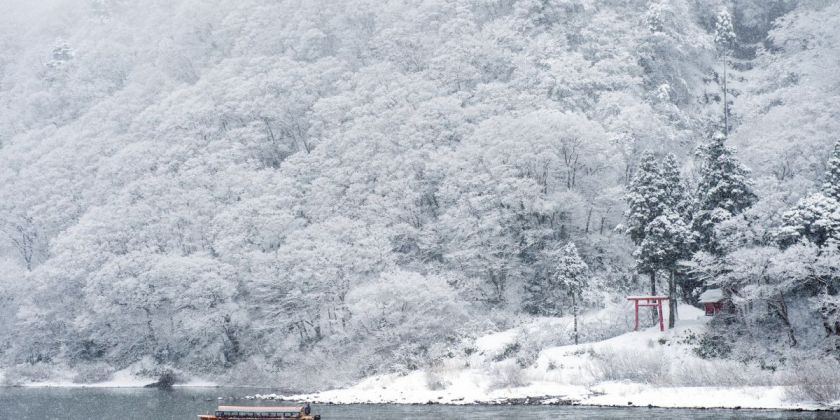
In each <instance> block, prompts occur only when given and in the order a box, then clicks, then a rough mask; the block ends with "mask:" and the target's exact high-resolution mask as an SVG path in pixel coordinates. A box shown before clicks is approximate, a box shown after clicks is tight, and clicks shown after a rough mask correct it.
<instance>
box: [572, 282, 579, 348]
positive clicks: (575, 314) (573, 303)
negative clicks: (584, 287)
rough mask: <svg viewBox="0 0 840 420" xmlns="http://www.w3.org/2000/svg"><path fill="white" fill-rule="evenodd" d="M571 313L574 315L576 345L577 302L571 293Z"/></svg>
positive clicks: (576, 341) (576, 340)
mask: <svg viewBox="0 0 840 420" xmlns="http://www.w3.org/2000/svg"><path fill="white" fill-rule="evenodd" d="M572 312H573V313H574V320H575V321H574V322H575V328H574V331H575V344H577V343H578V319H577V318H578V310H577V300H576V299H575V294H574V293H572Z"/></svg>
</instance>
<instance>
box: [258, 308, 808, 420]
mask: <svg viewBox="0 0 840 420" xmlns="http://www.w3.org/2000/svg"><path fill="white" fill-rule="evenodd" d="M666 314H667V313H666ZM679 314H680V318H681V320H680V321H679V322H678V323H677V327H676V328H675V329H673V330H666V331H665V332H660V331H659V329H658V327H654V328H648V329H645V330H643V331H639V332H628V333H626V334H622V335H619V336H617V337H613V338H610V339H607V340H604V341H599V342H594V343H585V344H579V345H568V346H560V347H551V348H546V349H543V350H541V351H539V353H538V356H537V357H536V360H535V361H533V362H531V363H530V364H529V365H527V367H525V368H521V367H520V365H518V364H517V360H516V359H515V357H510V358H505V356H507V353H505V350H506V349H510V348H511V345H512V344H514V342H515V340H517V337H521V331H522V327H519V328H516V329H512V330H508V331H502V332H498V333H494V334H490V335H487V336H484V337H482V338H480V339H478V340H476V341H475V347H476V349H477V350H476V351H475V352H473V353H471V354H470V355H469V356H464V357H460V358H453V359H451V360H448V361H447V362H446V363H445V364H444V365H443V366H439V367H436V368H433V369H427V370H421V371H415V372H412V373H410V374H407V375H399V374H391V375H377V376H373V377H369V378H367V379H365V380H363V381H361V382H360V383H358V384H356V385H355V386H352V387H350V388H346V389H337V390H330V391H324V392H318V393H312V394H303V395H291V396H278V395H259V396H256V397H257V398H288V399H295V400H309V401H317V402H324V403H326V402H331V403H339V404H344V403H404V404H423V403H428V402H433V403H441V404H475V403H504V402H508V401H510V400H518V401H517V402H534V401H536V402H538V403H544V404H548V403H569V404H582V405H610V406H626V405H636V406H647V405H652V406H658V407H726V408H736V407H742V408H773V409H797V408H801V409H816V408H820V406H818V405H817V404H810V403H805V402H792V401H788V400H787V397H786V389H785V387H783V386H744V385H742V384H738V383H729V384H728V386H702V385H704V379H703V378H704V375H705V377H708V375H720V377H722V378H729V376H727V375H732V373H733V372H732V368H733V366H734V365H733V364H727V363H726V362H710V361H707V360H703V359H700V358H699V357H697V356H696V355H695V354H694V353H693V352H692V351H691V348H692V346H691V345H689V344H688V342H689V341H690V337H692V336H694V337H696V336H699V334H701V333H702V332H703V331H704V329H705V323H706V321H707V318H706V317H704V316H703V312H702V311H700V310H698V309H696V308H694V307H691V306H681V307H680V308H679ZM666 316H667V315H666ZM666 319H667V318H666ZM543 333H544V334H551V331H543ZM716 363H720V364H719V365H718V364H716ZM628 376H629V377H638V380H628V379H623V380H613V379H612V378H614V377H623V378H627V377H628ZM735 378H738V376H735ZM734 380H735V381H737V379H734ZM698 385H699V386H698ZM526 399H527V401H526ZM823 408H824V407H823Z"/></svg>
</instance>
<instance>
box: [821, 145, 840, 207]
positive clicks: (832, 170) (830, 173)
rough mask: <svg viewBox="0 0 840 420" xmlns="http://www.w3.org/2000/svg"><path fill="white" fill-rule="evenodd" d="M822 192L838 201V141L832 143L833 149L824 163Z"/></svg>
mask: <svg viewBox="0 0 840 420" xmlns="http://www.w3.org/2000/svg"><path fill="white" fill-rule="evenodd" d="M822 192H823V194H825V195H826V196H827V197H831V198H833V199H835V200H837V201H840V141H838V142H837V143H835V144H834V151H833V152H832V154H831V157H830V158H829V159H828V163H827V164H826V171H825V179H824V180H823V187H822Z"/></svg>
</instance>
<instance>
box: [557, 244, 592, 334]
mask: <svg viewBox="0 0 840 420" xmlns="http://www.w3.org/2000/svg"><path fill="white" fill-rule="evenodd" d="M587 270H589V267H588V266H587V265H586V263H585V262H584V261H583V259H581V258H580V255H578V251H577V247H575V244H574V243H572V242H569V243H568V244H566V246H564V247H563V249H562V250H561V251H560V258H559V259H558V261H557V268H556V269H555V271H554V276H553V280H554V286H555V288H556V289H557V290H564V291H566V293H568V294H569V297H570V298H571V299H572V313H573V315H574V338H575V344H577V343H578V306H579V305H580V300H581V296H582V294H583V290H584V288H585V287H586V278H585V277H584V276H585V275H586V272H587Z"/></svg>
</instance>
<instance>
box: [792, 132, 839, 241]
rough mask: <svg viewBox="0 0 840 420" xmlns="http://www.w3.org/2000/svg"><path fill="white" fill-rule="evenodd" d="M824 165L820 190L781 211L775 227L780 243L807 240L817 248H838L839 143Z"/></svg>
mask: <svg viewBox="0 0 840 420" xmlns="http://www.w3.org/2000/svg"><path fill="white" fill-rule="evenodd" d="M826 166H827V169H826V174H825V181H824V182H823V185H822V191H820V192H817V193H814V194H811V195H809V196H806V197H804V198H802V199H801V200H799V202H797V203H796V205H795V206H794V207H793V208H792V209H790V210H788V211H787V212H785V213H784V214H783V216H782V226H781V228H780V229H779V240H780V243H781V244H782V245H783V246H789V245H792V244H794V243H797V242H800V241H808V242H811V243H813V244H815V245H816V246H818V247H824V246H825V247H827V248H834V249H838V248H840V197H838V195H837V194H838V192H840V143H838V144H837V145H835V146H834V152H833V154H832V155H831V157H830V158H829V160H828V164H827V165H826Z"/></svg>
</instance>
